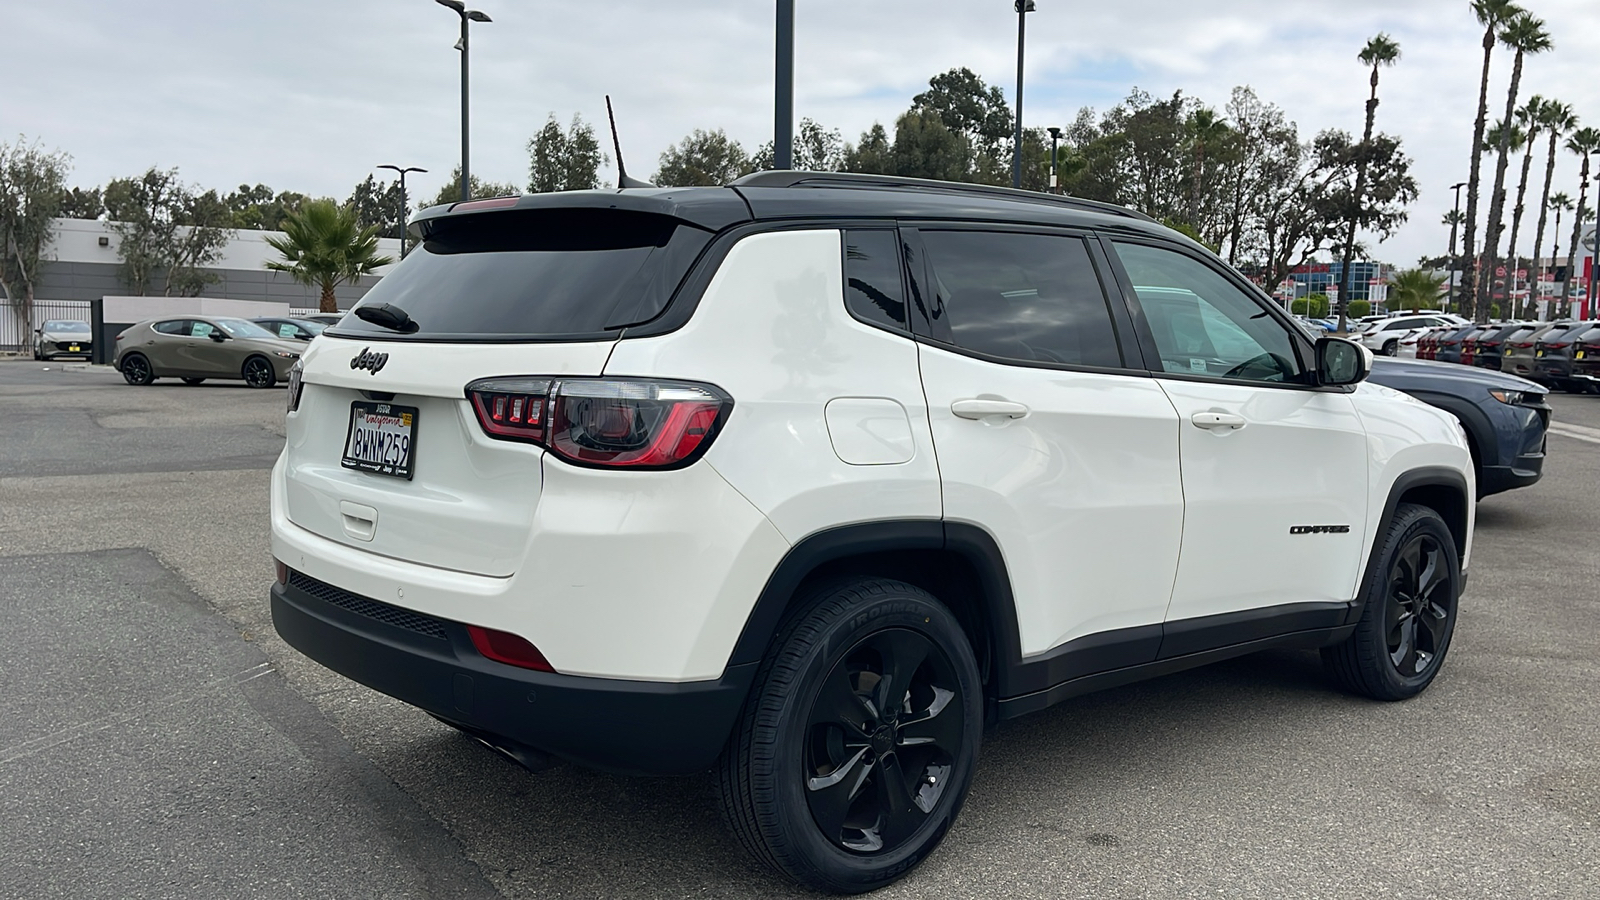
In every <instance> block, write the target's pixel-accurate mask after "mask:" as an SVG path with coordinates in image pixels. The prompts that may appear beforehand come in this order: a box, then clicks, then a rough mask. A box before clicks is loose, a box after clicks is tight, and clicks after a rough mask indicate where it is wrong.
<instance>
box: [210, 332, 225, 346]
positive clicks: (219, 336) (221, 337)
mask: <svg viewBox="0 0 1600 900" xmlns="http://www.w3.org/2000/svg"><path fill="white" fill-rule="evenodd" d="M211 339H212V340H213V341H216V342H217V343H219V344H220V343H222V342H223V341H225V340H227V339H228V336H227V335H225V334H223V333H222V332H220V331H213V332H211Z"/></svg>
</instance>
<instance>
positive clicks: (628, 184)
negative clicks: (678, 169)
mask: <svg viewBox="0 0 1600 900" xmlns="http://www.w3.org/2000/svg"><path fill="white" fill-rule="evenodd" d="M606 118H607V119H609V120H611V146H612V147H614V148H615V149H616V151H617V189H618V190H621V189H623V188H647V187H655V185H653V184H651V183H650V182H648V181H640V180H639V179H637V178H629V177H628V169H627V167H626V166H624V165H623V164H622V141H620V140H618V139H617V117H616V115H615V114H614V113H612V112H611V95H610V94H607V95H606Z"/></svg>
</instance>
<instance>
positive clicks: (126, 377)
mask: <svg viewBox="0 0 1600 900" xmlns="http://www.w3.org/2000/svg"><path fill="white" fill-rule="evenodd" d="M119 368H121V369H122V380H123V381H126V382H127V383H129V384H131V385H134V386H135V387H144V386H145V385H147V384H150V383H151V382H153V381H155V380H156V371H155V369H154V368H152V367H151V366H150V360H148V359H145V357H144V354H143V353H129V354H128V355H127V356H124V357H123V358H122V365H121V366H120V367H119Z"/></svg>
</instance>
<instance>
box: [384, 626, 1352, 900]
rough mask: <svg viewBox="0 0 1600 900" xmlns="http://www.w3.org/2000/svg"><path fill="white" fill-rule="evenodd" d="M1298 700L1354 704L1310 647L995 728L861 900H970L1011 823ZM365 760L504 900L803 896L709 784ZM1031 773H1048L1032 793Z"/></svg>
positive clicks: (706, 779)
mask: <svg viewBox="0 0 1600 900" xmlns="http://www.w3.org/2000/svg"><path fill="white" fill-rule="evenodd" d="M1308 696H1315V697H1318V698H1322V699H1323V701H1324V707H1325V705H1326V703H1328V702H1332V703H1334V704H1336V705H1343V702H1344V701H1345V700H1349V702H1350V703H1357V702H1360V701H1355V700H1353V699H1351V698H1346V697H1344V696H1343V695H1340V694H1338V693H1336V692H1334V691H1333V690H1332V688H1331V687H1330V686H1329V683H1328V682H1327V681H1326V680H1325V679H1324V677H1323V674H1322V671H1321V667H1320V663H1319V661H1318V659H1317V656H1316V654H1315V653H1308V652H1295V651H1268V652H1264V653H1260V654H1255V655H1252V656H1249V657H1243V658H1240V659H1236V660H1231V661H1227V662H1224V663H1220V664H1217V665H1214V666H1210V667H1208V668H1205V669H1200V670H1196V671H1194V672H1187V673H1179V674H1176V675H1172V676H1168V677H1165V678H1161V679H1157V680H1155V681H1151V682H1146V683H1143V684H1139V685H1133V686H1129V687H1125V688H1118V689H1114V690H1110V691H1105V692H1101V693H1097V694H1092V695H1088V696H1086V697H1082V698H1079V699H1076V700H1072V701H1068V702H1067V703H1064V704H1061V705H1059V706H1057V707H1055V708H1053V709H1051V710H1048V711H1046V712H1043V713H1040V714H1037V715H1033V716H1029V717H1025V718H1023V719H1019V720H1016V721H1014V722H1009V723H1006V724H1005V725H1002V726H1001V727H1000V728H999V729H997V730H995V731H993V732H991V734H990V735H989V736H988V737H987V738H986V740H985V744H984V748H983V757H982V759H981V761H980V765H979V772H978V776H977V779H976V782H975V786H974V789H973V792H972V794H971V795H970V796H969V798H968V801H967V805H966V810H965V811H964V812H963V814H962V818H961V820H960V822H959V823H958V824H957V825H956V827H955V828H954V829H953V830H952V833H951V834H950V836H949V837H948V838H947V840H946V842H945V844H944V846H943V848H942V849H941V850H940V851H939V852H937V853H935V854H934V855H933V856H932V857H930V858H929V860H928V861H927V862H926V863H924V864H923V865H922V866H920V867H919V868H918V869H917V870H916V871H914V872H913V873H912V874H911V875H910V876H908V877H907V878H906V880H905V881H903V882H901V883H898V884H896V885H894V886H891V887H889V888H886V889H884V890H883V891H881V892H880V894H877V895H875V896H880V895H881V896H886V897H899V896H907V897H912V896H936V895H949V894H952V893H954V894H962V895H965V894H968V893H969V892H970V891H971V890H976V891H977V894H976V895H982V894H983V891H982V890H979V888H981V884H968V883H967V882H968V881H969V880H970V878H971V877H972V869H971V867H972V865H973V864H974V863H975V862H976V861H978V860H982V861H983V862H984V864H985V865H986V866H987V865H988V864H989V863H991V862H993V861H994V860H995V858H996V854H1000V855H1014V854H1016V853H1017V852H1019V851H1020V852H1023V853H1027V852H1030V851H1028V850H1027V849H1026V848H1019V847H1018V846H1017V844H1016V841H1017V835H1016V833H1015V832H1016V830H1017V829H1025V828H1028V827H1030V824H1029V823H1032V827H1037V826H1038V824H1039V823H1040V822H1049V821H1052V820H1055V819H1058V818H1059V817H1060V816H1061V815H1062V814H1063V812H1065V811H1067V810H1070V809H1072V808H1073V807H1075V806H1076V805H1077V804H1078V803H1079V802H1080V801H1081V800H1082V799H1083V796H1084V795H1085V794H1086V793H1089V794H1098V795H1106V794H1108V788H1109V787H1110V786H1118V785H1121V786H1126V785H1128V784H1129V783H1132V782H1141V783H1148V780H1149V778H1150V777H1151V769H1150V766H1149V761H1150V760H1151V759H1162V758H1166V759H1172V758H1176V757H1179V756H1187V757H1191V758H1194V757H1197V756H1198V757H1199V758H1204V757H1206V756H1208V755H1210V754H1212V753H1213V752H1214V751H1223V752H1224V755H1227V754H1231V753H1232V752H1234V748H1236V747H1237V745H1239V744H1240V743H1241V742H1248V741H1249V740H1252V739H1254V738H1255V737H1259V735H1260V734H1261V733H1262V732H1263V731H1267V732H1271V733H1273V734H1293V733H1294V732H1295V731H1296V730H1297V729H1299V728H1301V727H1302V725H1303V722H1304V720H1306V719H1308V718H1313V717H1316V716H1317V715H1319V713H1318V712H1317V711H1316V710H1315V707H1316V704H1313V703H1307V702H1306V698H1307V697H1308ZM1330 698H1331V700H1330ZM377 762H378V764H379V766H380V767H382V768H384V769H385V770H386V771H390V772H391V773H393V774H395V776H396V777H397V779H398V780H400V781H402V782H403V783H406V784H407V787H408V790H410V791H411V792H412V793H413V794H414V795H416V796H417V797H418V799H419V801H420V802H422V803H423V804H424V806H426V807H428V808H430V809H433V810H435V814H436V815H439V816H440V817H441V818H444V819H446V820H447V824H448V826H449V827H450V829H451V831H452V833H453V834H454V835H455V836H456V837H457V839H458V840H460V841H461V843H462V844H463V845H464V846H465V847H466V848H468V850H467V852H468V855H469V856H471V857H472V858H473V859H474V860H475V861H476V862H477V863H478V864H479V865H480V866H481V867H482V868H483V869H484V871H485V874H486V875H488V877H489V878H490V880H491V881H493V882H494V883H495V885H496V887H498V888H499V889H500V890H501V891H503V892H504V893H506V894H507V895H509V896H541V897H566V896H572V897H578V896H584V897H589V896H607V897H630V896H639V897H668V896H697V897H698V896H709V897H809V896H814V895H812V894H809V893H806V892H804V891H801V890H799V889H797V888H795V887H794V886H792V885H790V884H789V883H788V882H787V881H784V880H782V879H779V878H777V877H775V876H773V875H771V874H769V873H768V872H767V871H766V870H765V869H763V868H762V867H761V866H760V865H759V864H758V863H756V862H755V861H754V860H752V859H751V858H750V857H749V856H748V855H747V854H746V853H745V852H744V851H743V849H742V848H741V847H740V846H739V845H738V844H737V843H736V842H735V841H734V839H733V838H732V836H731V835H730V834H729V833H728V831H727V830H726V829H725V828H724V826H723V824H722V822H721V821H720V819H719V814H718V811H717V802H716V797H715V789H714V785H713V783H712V779H711V777H710V776H709V775H700V776H694V777H689V778H630V777H623V776H615V775H609V774H605V773H600V772H594V771H590V770H586V769H582V768H578V767H576V766H560V767H557V768H555V769H551V770H548V771H546V772H541V773H529V772H526V771H524V770H522V769H521V768H519V767H518V766H516V765H514V764H512V763H510V762H509V761H506V760H504V759H503V758H502V757H500V756H499V755H498V754H497V753H495V752H493V751H491V750H489V749H487V748H485V747H483V746H482V745H481V744H479V743H478V742H477V741H475V740H473V739H471V738H469V737H467V736H465V735H461V734H458V733H455V732H453V731H451V730H449V729H447V728H445V727H444V726H439V728H438V730H437V734H436V736H435V737H432V738H429V739H428V740H426V741H425V742H419V743H412V744H410V745H404V744H402V745H398V746H396V747H395V749H394V750H393V751H392V752H390V753H389V754H387V758H381V759H378V760H377ZM391 767H397V768H391ZM1040 772H1046V773H1050V774H1049V776H1048V777H1047V778H1046V781H1045V783H1041V780H1040V775H1039V773H1040ZM413 779H416V780H415V781H414V780H413ZM1118 790H1120V788H1118ZM430 794H431V796H430ZM463 796H470V797H472V798H474V802H473V803H470V804H464V803H461V802H460V798H461V797H463ZM1073 840H1074V842H1076V843H1078V844H1080V845H1081V844H1083V843H1085V842H1086V843H1087V844H1089V845H1091V846H1095V847H1099V848H1102V849H1104V848H1107V847H1112V846H1114V845H1115V844H1116V843H1117V841H1118V840H1119V839H1118V838H1117V836H1116V835H1115V834H1114V833H1111V829H1104V830H1095V829H1089V830H1085V831H1084V833H1083V834H1082V835H1081V836H1076V835H1075V836H1074V837H1073ZM1096 841H1098V842H1099V843H1098V844H1096ZM958 886H960V887H959V888H958Z"/></svg>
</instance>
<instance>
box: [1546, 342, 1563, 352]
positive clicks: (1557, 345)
mask: <svg viewBox="0 0 1600 900" xmlns="http://www.w3.org/2000/svg"><path fill="white" fill-rule="evenodd" d="M1544 348H1545V349H1546V350H1565V349H1567V343H1566V341H1558V342H1556V343H1554V344H1545V345H1544Z"/></svg>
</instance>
